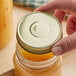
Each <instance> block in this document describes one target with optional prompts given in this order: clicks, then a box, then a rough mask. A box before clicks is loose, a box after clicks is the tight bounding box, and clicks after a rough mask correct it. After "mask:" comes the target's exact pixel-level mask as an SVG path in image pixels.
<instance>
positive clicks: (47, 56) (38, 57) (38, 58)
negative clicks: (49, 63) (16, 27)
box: [20, 49, 54, 62]
mask: <svg viewBox="0 0 76 76" xmlns="http://www.w3.org/2000/svg"><path fill="white" fill-rule="evenodd" d="M20 52H21V55H22V56H23V57H24V58H26V59H28V60H31V61H36V62H40V61H45V60H48V59H50V58H52V57H53V56H54V54H53V53H51V52H50V53H47V54H33V53H30V52H27V51H26V50H23V49H21V51H20Z"/></svg>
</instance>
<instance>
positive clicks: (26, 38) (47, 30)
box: [17, 12, 62, 54]
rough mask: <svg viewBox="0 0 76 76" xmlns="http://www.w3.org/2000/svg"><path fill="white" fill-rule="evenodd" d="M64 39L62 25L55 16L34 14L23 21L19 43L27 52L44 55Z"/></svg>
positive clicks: (18, 30)
mask: <svg viewBox="0 0 76 76" xmlns="http://www.w3.org/2000/svg"><path fill="white" fill-rule="evenodd" d="M61 37H62V29H61V24H60V22H59V21H58V20H57V18H56V17H54V16H53V15H50V14H47V13H43V12H34V13H30V14H28V15H26V16H25V17H24V18H23V19H21V21H20V23H19V25H18V28H17V41H18V43H19V44H20V45H21V47H22V48H24V49H25V50H26V51H29V52H31V53H35V54H44V53H48V52H50V51H51V49H50V48H51V47H52V46H53V45H54V44H55V43H56V42H57V41H58V40H60V39H61Z"/></svg>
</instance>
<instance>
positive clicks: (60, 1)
mask: <svg viewBox="0 0 76 76" xmlns="http://www.w3.org/2000/svg"><path fill="white" fill-rule="evenodd" d="M74 2H76V1H72V0H52V1H50V2H48V3H46V4H43V5H42V6H41V7H39V8H37V9H35V11H43V12H47V11H52V10H55V9H61V10H71V11H75V10H76V8H75V5H76V4H75V3H74Z"/></svg>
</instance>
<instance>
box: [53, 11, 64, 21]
mask: <svg viewBox="0 0 76 76" xmlns="http://www.w3.org/2000/svg"><path fill="white" fill-rule="evenodd" d="M54 16H56V17H57V18H58V19H59V21H60V22H62V21H63V19H64V17H65V13H64V12H63V11H60V10H56V11H55V12H54Z"/></svg>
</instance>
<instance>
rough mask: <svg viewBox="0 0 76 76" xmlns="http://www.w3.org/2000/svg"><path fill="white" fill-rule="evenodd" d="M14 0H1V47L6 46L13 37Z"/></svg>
mask: <svg viewBox="0 0 76 76" xmlns="http://www.w3.org/2000/svg"><path fill="white" fill-rule="evenodd" d="M12 8H13V1H12V0H0V48H3V47H5V46H6V45H7V44H8V43H9V41H10V39H11V37H12V12H13V11H12Z"/></svg>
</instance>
